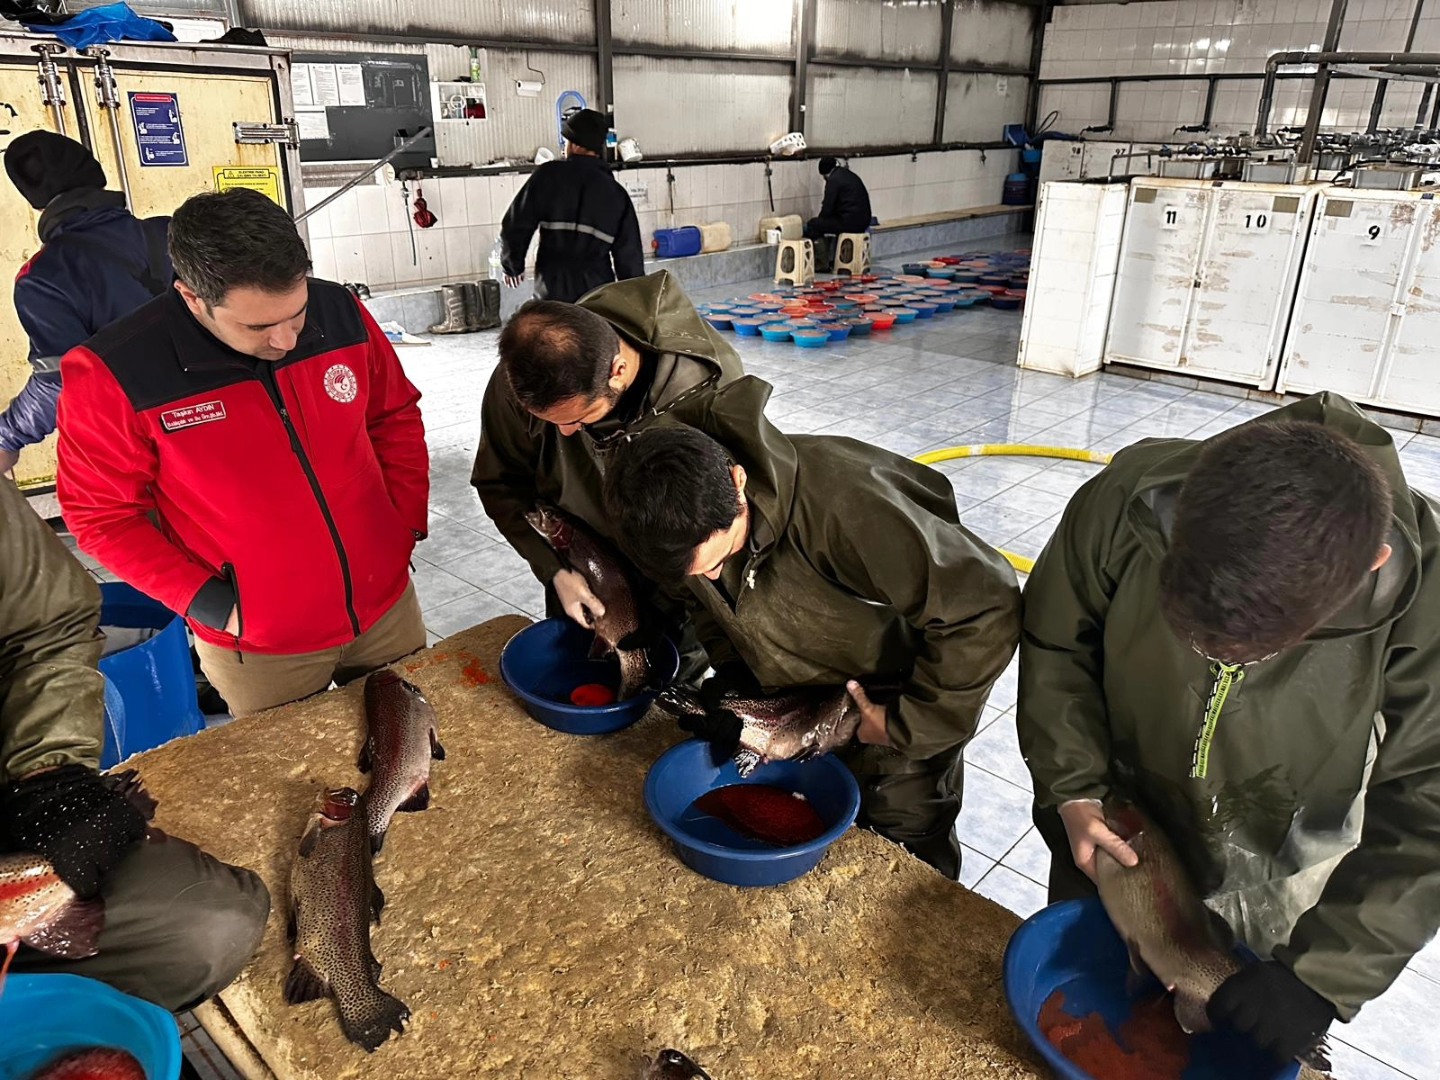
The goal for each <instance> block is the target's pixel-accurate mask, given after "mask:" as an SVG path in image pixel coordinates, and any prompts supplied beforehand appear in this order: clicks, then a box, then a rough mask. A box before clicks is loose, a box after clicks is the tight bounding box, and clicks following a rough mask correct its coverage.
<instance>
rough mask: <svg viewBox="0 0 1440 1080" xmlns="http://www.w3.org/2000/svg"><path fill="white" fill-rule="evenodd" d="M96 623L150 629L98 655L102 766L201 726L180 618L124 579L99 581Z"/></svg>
mask: <svg viewBox="0 0 1440 1080" xmlns="http://www.w3.org/2000/svg"><path fill="white" fill-rule="evenodd" d="M100 598H101V605H100V625H101V626H117V627H126V628H130V629H151V630H156V631H158V633H156V635H155V636H154V637H152V638H151V639H150V640H149V641H145V642H142V643H141V644H139V645H135V646H132V647H131V648H128V649H125V650H123V651H121V652H117V653H112V654H111V655H109V656H106V657H104V658H103V659H101V661H100V673H101V674H102V675H104V676H105V750H104V753H103V754H102V755H101V758H100V766H101V768H105V769H108V768H110V766H112V765H114V764H116V763H117V762H120V761H124V760H125V759H126V758H127V757H129V756H130V755H131V754H138V753H139V752H140V751H142V750H149V749H151V748H152V747H155V746H159V745H161V744H162V743H167V742H169V741H170V740H171V739H178V738H179V737H180V736H182V735H194V734H195V733H196V732H197V731H199V730H200V729H201V728H203V727H204V726H205V718H204V717H203V716H201V715H200V704H199V702H198V701H197V700H196V691H195V668H194V666H193V665H192V664H191V662H190V640H189V638H187V637H186V635H185V623H184V621H183V620H182V619H181V618H180V617H179V616H178V615H176V614H175V613H174V612H173V611H171V610H170V609H169V608H167V607H165V606H164V605H163V604H160V603H158V602H157V601H155V600H152V599H150V597H148V596H146V595H145V594H144V593H142V592H140V591H139V590H138V589H135V588H133V587H132V586H130V585H126V584H124V583H123V582H118V581H117V582H108V583H106V584H104V585H101V586H100Z"/></svg>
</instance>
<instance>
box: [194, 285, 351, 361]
mask: <svg viewBox="0 0 1440 1080" xmlns="http://www.w3.org/2000/svg"><path fill="white" fill-rule="evenodd" d="M317 284H320V285H329V284H330V283H329V282H318V283H317V282H313V281H312V282H311V283H310V303H309V305H307V307H306V309H305V326H304V327H303V328H302V329H301V331H300V335H299V337H298V339H297V340H296V342H295V347H294V348H293V349H291V350H290V351H289V352H288V353H286V354H285V355H284V356H283V357H281V358H280V359H279V360H261V359H259V358H257V357H254V356H251V355H249V354H248V353H242V352H240V351H239V350H238V349H232V348H231V347H230V346H229V345H226V344H225V343H224V342H223V341H221V340H220V339H219V338H217V337H216V336H215V335H214V334H212V333H210V331H209V330H207V329H205V327H204V326H202V325H201V324H200V321H199V320H198V319H196V318H195V316H194V315H192V314H191V313H190V308H189V306H188V305H187V304H186V303H185V298H184V297H183V296H181V295H180V290H178V289H172V290H170V302H171V304H172V311H171V312H170V315H169V317H168V318H167V320H166V321H167V322H168V323H169V326H170V335H171V337H172V339H173V340H174V342H175V355H176V356H177V357H179V359H180V366H181V368H183V369H184V370H185V371H186V372H196V373H199V372H210V371H215V370H217V369H222V368H233V367H235V366H237V365H243V366H244V367H245V369H246V370H247V371H255V370H257V369H256V365H257V364H273V365H274V367H275V368H277V369H279V368H282V367H286V366H288V365H290V364H295V363H299V362H300V361H301V360H308V359H310V358H311V357H312V356H316V355H318V354H320V353H323V352H327V351H329V350H330V349H331V348H332V347H334V346H331V345H330V344H329V342H328V341H327V338H326V334H325V330H324V327H323V326H322V323H321V320H320V319H319V318H317V317H316V316H317V315H318V312H315V311H314V310H313V309H314V307H315V299H316V293H317V292H319V291H320V290H317V289H316V288H315V286H316V285H317ZM340 291H341V292H344V290H343V289H341V290H340ZM346 296H349V294H348V293H346Z"/></svg>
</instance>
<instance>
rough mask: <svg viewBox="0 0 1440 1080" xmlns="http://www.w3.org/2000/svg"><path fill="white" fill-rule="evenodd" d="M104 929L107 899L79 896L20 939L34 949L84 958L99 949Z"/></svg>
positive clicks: (53, 954)
mask: <svg viewBox="0 0 1440 1080" xmlns="http://www.w3.org/2000/svg"><path fill="white" fill-rule="evenodd" d="M104 929H105V901H104V900H102V899H100V897H98V896H97V897H95V899H93V900H76V901H74V902H72V903H71V904H70V905H69V906H67V907H66V908H65V910H64V911H62V912H61V913H60V914H59V915H58V916H56V918H54V919H53V920H51V921H50V922H48V923H46V924H45V925H44V926H40V927H37V928H36V929H34V930H32V931H31V932H30V933H29V934H27V935H26V936H25V937H23V938H21V939H20V940H21V941H23V942H24V943H25V944H26V945H29V946H30V948H32V949H38V950H39V951H40V952H43V953H48V954H49V955H51V956H60V957H64V958H65V959H66V960H83V959H85V958H86V957H87V956H94V955H95V954H96V953H97V952H99V945H98V944H97V942H98V940H99V937H100V931H102V930H104Z"/></svg>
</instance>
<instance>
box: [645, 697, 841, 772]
mask: <svg viewBox="0 0 1440 1080" xmlns="http://www.w3.org/2000/svg"><path fill="white" fill-rule="evenodd" d="M657 703H658V704H659V706H660V707H661V708H662V709H664V710H665V711H666V712H668V713H669V714H670V715H671V716H674V717H676V718H677V719H680V718H682V717H686V716H703V715H705V713H706V709H705V705H704V704H703V703H702V702H701V700H700V696H699V695H698V694H696V693H695V692H694V691H692V690H686V689H684V688H681V687H674V686H672V687H670V688H669V689H667V690H664V691H662V692H661V694H660V697H659V698H658V699H657ZM720 710H721V711H722V712H725V713H729V714H731V715H732V716H734V717H735V720H736V723H735V731H734V732H733V734H732V735H731V739H732V740H733V741H734V742H735V744H736V749H735V750H734V751H733V753H734V758H735V767H736V769H738V770H739V772H740V775H741V776H749V775H750V774H751V773H752V772H754V771H755V770H756V769H757V768H758V767H759V766H761V765H764V764H766V763H768V762H771V761H808V760H809V759H810V758H812V757H819V756H820V755H821V754H828V753H830V751H832V750H838V749H840V747H842V746H845V745H847V744H848V743H849V742H850V740H851V739H853V738H854V737H855V732H856V731H857V730H859V728H860V707H859V706H858V705H856V704H855V701H854V699H853V698H851V696H850V695H849V694H848V693H847V692H846V690H845V688H844V687H843V686H842V687H838V688H835V687H828V686H815V687H810V686H801V687H796V688H795V689H793V690H786V691H784V692H782V693H779V694H726V695H725V696H724V697H723V698H721V700H720Z"/></svg>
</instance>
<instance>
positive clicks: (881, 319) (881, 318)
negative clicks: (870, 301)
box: [865, 311, 895, 330]
mask: <svg viewBox="0 0 1440 1080" xmlns="http://www.w3.org/2000/svg"><path fill="white" fill-rule="evenodd" d="M865 317H866V318H867V319H869V320H870V325H871V327H873V328H874V329H876V330H889V329H890V328H891V327H892V326H894V325H895V316H894V315H892V314H891V313H890V312H888V311H886V312H882V313H878V314H873V315H867V316H865Z"/></svg>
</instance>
